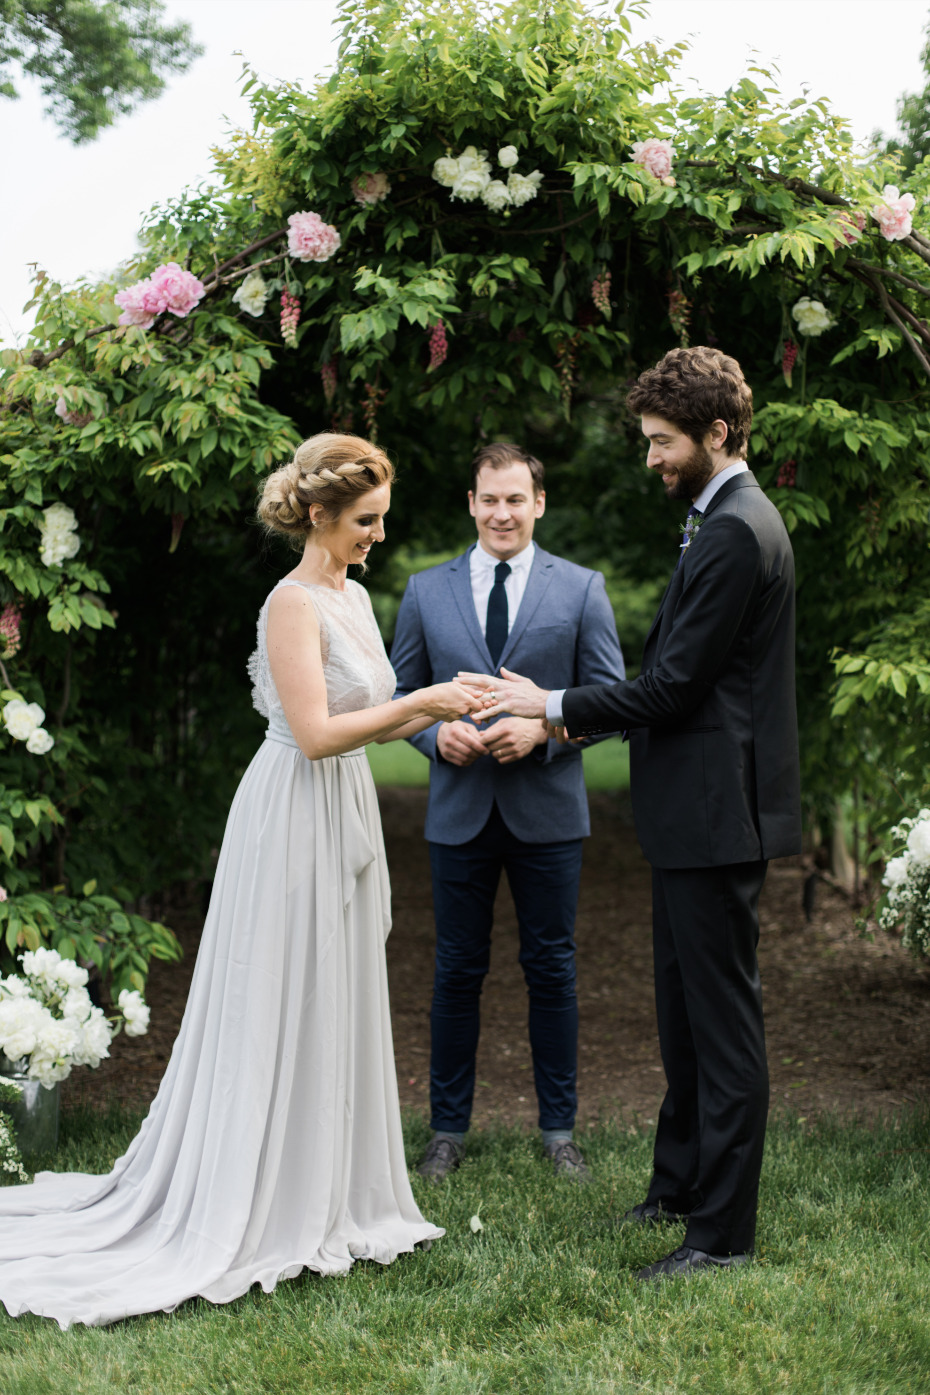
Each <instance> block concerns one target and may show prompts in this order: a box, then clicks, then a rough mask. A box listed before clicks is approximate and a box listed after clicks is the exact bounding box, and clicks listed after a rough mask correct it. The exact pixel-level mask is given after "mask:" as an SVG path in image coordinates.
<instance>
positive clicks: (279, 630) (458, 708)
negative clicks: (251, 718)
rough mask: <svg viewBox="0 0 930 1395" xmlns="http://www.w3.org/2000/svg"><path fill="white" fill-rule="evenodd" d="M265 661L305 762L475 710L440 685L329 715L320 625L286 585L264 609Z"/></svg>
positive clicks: (465, 696)
mask: <svg viewBox="0 0 930 1395" xmlns="http://www.w3.org/2000/svg"><path fill="white" fill-rule="evenodd" d="M268 662H269V663H270V665H271V675H272V677H273V678H274V682H275V687H276V688H277V690H278V696H279V697H280V699H281V705H282V707H283V708H284V715H285V717H286V718H287V724H288V726H289V727H290V729H291V731H292V732H293V734H294V738H295V740H296V741H297V744H298V746H299V747H300V749H301V750H302V751H303V753H304V755H305V756H308V757H309V759H310V760H319V759H321V758H322V757H323V756H339V755H342V754H343V752H345V751H354V750H355V749H356V748H357V747H359V746H364V745H365V744H366V742H368V741H376V740H377V739H378V738H379V737H384V736H387V735H388V734H389V733H391V732H394V731H397V730H398V729H399V728H403V727H405V726H407V725H408V724H409V725H412V726H417V727H419V724H422V725H423V726H429V725H431V724H432V723H433V722H435V721H437V720H439V721H442V720H451V719H452V718H455V717H460V716H463V715H464V714H465V713H466V712H470V711H472V710H473V709H475V708H477V707H478V706H479V702H478V700H477V699H475V698H474V697H472V695H471V694H469V693H467V692H466V691H465V689H464V688H462V687H460V686H459V685H458V684H456V683H439V684H436V685H435V686H433V687H431V688H421V689H420V690H419V691H418V692H415V693H408V694H407V696H406V697H402V698H398V699H397V701H396V702H383V703H381V704H380V705H379V706H378V707H366V708H364V709H363V710H362V711H360V712H344V713H341V714H340V715H339V716H337V717H331V716H330V715H329V711H328V706H327V700H326V681H325V679H324V676H323V659H322V654H321V651H320V625H319V621H318V620H317V617H316V611H315V610H314V608H313V602H312V601H311V599H310V597H309V596H308V595H307V594H306V592H304V591H303V590H301V589H299V588H298V587H296V586H286V587H283V588H282V589H281V590H280V591H276V592H275V594H274V596H272V598H271V603H270V605H269V607H268Z"/></svg>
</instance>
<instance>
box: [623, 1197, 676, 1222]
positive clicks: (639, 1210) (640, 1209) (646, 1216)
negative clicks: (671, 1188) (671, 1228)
mask: <svg viewBox="0 0 930 1395" xmlns="http://www.w3.org/2000/svg"><path fill="white" fill-rule="evenodd" d="M687 1219H688V1217H687V1216H686V1215H684V1213H683V1212H681V1211H667V1210H666V1208H665V1207H664V1206H663V1205H662V1204H661V1202H652V1201H641V1202H640V1203H639V1205H638V1206H633V1207H631V1208H630V1210H629V1211H626V1212H624V1214H623V1215H622V1216H621V1217H620V1224H621V1225H622V1224H623V1223H624V1222H625V1221H628V1222H631V1223H632V1224H633V1225H677V1224H678V1222H679V1221H686V1220H687Z"/></svg>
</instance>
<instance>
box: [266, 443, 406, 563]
mask: <svg viewBox="0 0 930 1395" xmlns="http://www.w3.org/2000/svg"><path fill="white" fill-rule="evenodd" d="M393 481H394V466H393V465H392V464H391V462H390V460H389V459H388V457H387V456H386V455H385V453H384V451H383V450H379V448H378V447H377V446H373V445H372V444H371V442H370V441H363V440H362V438H361V437H360V436H345V435H342V434H340V433H339V432H335V431H322V432H320V434H319V435H318V436H311V437H310V439H309V441H303V442H301V444H300V445H299V446H298V447H297V450H296V451H295V452H294V459H293V460H292V461H291V462H290V464H289V465H282V466H281V468H280V469H279V470H275V471H274V473H273V474H271V475H269V476H268V478H267V479H266V480H265V484H264V488H263V489H262V494H261V498H260V499H259V502H258V516H259V518H260V519H261V520H262V522H263V523H264V525H265V527H266V528H269V529H271V530H272V531H273V532H275V533H287V534H288V535H289V536H290V537H292V538H293V539H294V540H295V542H298V543H301V542H302V541H303V540H304V539H305V538H306V535H307V534H308V533H309V532H310V530H311V529H312V528H313V527H314V524H313V522H312V520H311V518H310V505H311V504H320V505H321V506H322V508H323V510H324V519H323V521H322V523H317V524H316V525H315V526H316V529H317V531H322V530H323V529H325V527H326V525H327V524H328V523H333V522H335V520H336V519H337V518H338V517H339V515H340V514H341V513H342V512H343V511H344V510H345V509H347V508H349V507H350V505H351V504H352V503H354V501H355V500H356V499H358V498H360V497H361V496H362V495H363V494H368V493H369V491H370V490H372V489H378V488H379V487H380V486H381V485H382V484H392V483H393Z"/></svg>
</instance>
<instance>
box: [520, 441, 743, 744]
mask: <svg viewBox="0 0 930 1395" xmlns="http://www.w3.org/2000/svg"><path fill="white" fill-rule="evenodd" d="M748 469H749V466H748V465H747V464H746V462H745V460H736V461H734V462H733V464H732V465H726V466H725V467H724V468H723V469H722V470H721V471H720V474H719V475H714V477H713V479H711V480H708V481H707V483H706V484H705V486H704V488H703V489H702V490H701V492H700V494H699V495H698V496H697V498H696V499H695V500H694V501H693V503H694V507H695V508H696V509H697V510H698V512H699V513H703V512H704V511H705V509H706V508H707V505H708V504H709V503H710V501H711V499H712V498H713V497H714V495H715V494H716V493H717V490H718V489H720V488H721V487H722V486H723V485H725V484H726V482H727V480H731V479H733V478H734V476H736V475H744V474H745V473H746V471H747V470H748ZM564 696H565V689H564V688H554V689H553V690H552V692H551V693H550V694H549V696H548V697H547V698H546V721H547V722H552V723H554V725H555V726H562V725H563V720H562V698H563V697H564Z"/></svg>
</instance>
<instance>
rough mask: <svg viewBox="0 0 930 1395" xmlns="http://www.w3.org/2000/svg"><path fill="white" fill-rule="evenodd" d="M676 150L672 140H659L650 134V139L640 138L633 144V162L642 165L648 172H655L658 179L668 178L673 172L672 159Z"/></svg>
mask: <svg viewBox="0 0 930 1395" xmlns="http://www.w3.org/2000/svg"><path fill="white" fill-rule="evenodd" d="M674 154H675V152H674V150H673V148H672V142H671V141H670V140H657V139H656V138H655V136H650V137H649V139H648V140H638V141H636V143H635V144H634V146H633V163H634V165H642V167H643V169H644V170H646V172H647V173H648V174H654V175H655V177H656V179H663V180H664V179H668V177H669V176H670V175H671V173H672V159H673V157H674Z"/></svg>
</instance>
